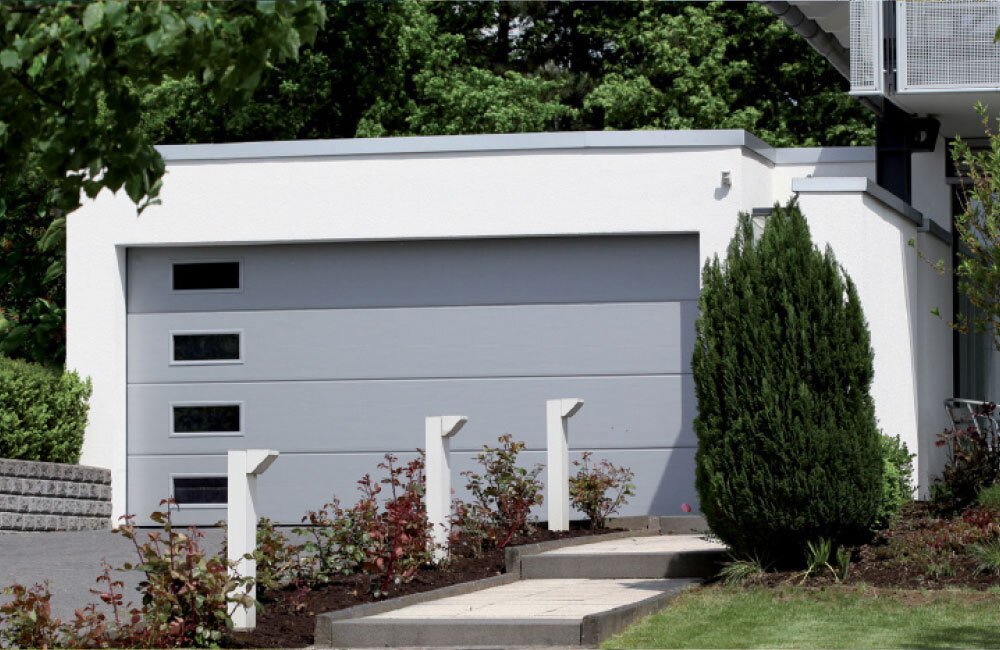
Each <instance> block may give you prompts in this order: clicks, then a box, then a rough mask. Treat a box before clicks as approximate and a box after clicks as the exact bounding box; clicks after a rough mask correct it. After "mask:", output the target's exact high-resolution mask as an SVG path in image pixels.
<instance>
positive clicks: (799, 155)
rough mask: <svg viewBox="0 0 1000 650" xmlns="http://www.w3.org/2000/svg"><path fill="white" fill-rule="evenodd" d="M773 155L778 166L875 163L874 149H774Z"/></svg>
mask: <svg viewBox="0 0 1000 650" xmlns="http://www.w3.org/2000/svg"><path fill="white" fill-rule="evenodd" d="M774 153H775V156H774V158H775V159H774V162H775V164H778V165H811V164H816V163H861V162H864V163H868V162H870V163H873V162H875V147H795V148H782V149H775V150H774Z"/></svg>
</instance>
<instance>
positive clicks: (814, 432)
mask: <svg viewBox="0 0 1000 650" xmlns="http://www.w3.org/2000/svg"><path fill="white" fill-rule="evenodd" d="M702 286H703V288H702V293H701V297H700V299H699V308H700V314H699V316H698V320H697V324H696V342H695V350H694V354H693V357H692V361H691V366H692V371H693V373H694V380H695V391H696V395H697V398H698V415H697V417H696V418H695V422H694V426H695V432H696V434H697V436H698V451H697V455H696V487H697V490H698V495H699V498H700V501H701V509H702V512H703V513H704V515H705V518H706V520H707V522H708V524H709V526H710V527H711V529H712V530H713V531H714V532H715V533H716V534H717V535H718V536H719V537H720V538H721V539H722V540H723V541H724V542H726V543H727V544H729V545H730V547H732V549H733V551H734V552H735V553H736V554H737V555H742V556H744V557H752V556H755V557H766V558H769V559H771V560H774V561H777V562H779V563H785V562H795V561H798V562H801V558H802V553H803V549H804V548H805V547H806V544H807V543H808V542H809V541H815V540H818V539H820V538H825V539H829V540H831V541H832V542H833V543H834V544H835V545H839V544H842V543H847V542H853V541H860V540H862V539H864V538H867V537H868V536H870V534H871V533H870V531H871V530H872V528H873V527H874V526H875V525H876V521H877V518H878V516H879V513H880V506H881V503H882V499H883V472H884V460H883V453H882V449H881V444H882V443H881V439H880V433H879V431H878V428H877V426H876V421H875V413H874V405H873V402H872V398H871V395H870V393H869V387H870V385H871V381H872V375H873V367H872V349H871V344H870V337H869V333H868V326H867V323H866V322H865V318H864V314H863V313H862V310H861V304H860V301H859V299H858V294H857V290H856V288H855V286H854V283H853V282H852V281H851V279H850V278H849V277H848V276H847V274H846V273H845V272H844V271H843V269H842V268H841V267H840V265H839V264H837V261H836V259H835V258H834V255H833V252H832V251H831V250H830V249H829V248H827V250H826V252H825V253H823V252H820V251H819V250H818V249H817V248H816V247H814V246H813V244H812V240H811V238H810V235H809V229H808V226H807V225H806V221H805V218H804V217H803V215H802V213H801V212H800V210H799V207H798V205H797V203H796V202H795V201H792V202H790V203H789V204H788V205H787V206H784V207H782V206H780V205H775V207H774V211H773V213H772V215H771V216H770V218H769V219H768V222H767V226H766V227H765V229H764V232H763V234H762V235H761V237H760V239H759V241H755V240H754V236H753V228H752V224H751V221H750V217H749V215H745V214H744V215H741V216H740V219H739V224H738V226H737V230H736V235H735V236H734V237H733V240H732V242H731V243H730V245H729V250H728V256H727V259H726V260H725V261H720V260H719V259H718V258H715V259H714V260H710V261H709V262H707V263H706V265H705V267H704V270H703V274H702Z"/></svg>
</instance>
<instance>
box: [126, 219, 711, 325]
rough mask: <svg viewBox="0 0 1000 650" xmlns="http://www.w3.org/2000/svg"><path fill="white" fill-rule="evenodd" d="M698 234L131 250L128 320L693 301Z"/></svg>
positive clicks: (696, 283) (697, 260)
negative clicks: (196, 280)
mask: <svg viewBox="0 0 1000 650" xmlns="http://www.w3.org/2000/svg"><path fill="white" fill-rule="evenodd" d="M199 260H202V261H226V260H229V261H238V262H240V264H241V265H242V286H241V288H240V290H238V291H223V292H213V291H202V292H199V291H188V292H175V291H172V290H171V288H172V287H171V284H170V279H171V277H172V272H171V265H172V264H173V263H175V262H197V261H199ZM700 267H701V264H700V262H699V259H698V238H697V236H696V235H663V236H655V235H654V236H648V235H647V236H613V237H609V236H597V237H536V238H523V239H503V238H499V239H463V240H438V241H402V242H400V241H397V242H352V243H336V244H285V245H265V246H226V247H188V248H133V249H130V250H129V253H128V278H129V282H128V303H127V304H128V311H129V313H160V312H186V311H244V310H260V309H265V310H270V309H356V308H370V307H428V306H443V305H492V304H495V305H512V304H572V303H587V302H648V301H671V300H694V299H696V298H697V297H698V290H699V281H698V273H699V270H700Z"/></svg>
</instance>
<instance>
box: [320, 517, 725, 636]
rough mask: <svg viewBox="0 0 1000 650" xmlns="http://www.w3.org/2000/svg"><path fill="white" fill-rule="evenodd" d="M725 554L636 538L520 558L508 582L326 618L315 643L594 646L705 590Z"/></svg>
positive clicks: (714, 545) (709, 546) (689, 539)
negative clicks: (696, 589) (690, 592)
mask: <svg viewBox="0 0 1000 650" xmlns="http://www.w3.org/2000/svg"><path fill="white" fill-rule="evenodd" d="M725 550H726V547H725V546H724V545H722V544H720V543H718V542H715V541H712V540H709V539H706V538H705V537H703V536H700V535H663V536H648V535H647V536H638V535H637V536H634V537H624V538H619V539H612V540H605V541H600V542H593V543H588V544H578V545H574V546H567V547H563V548H556V549H551V550H547V551H543V552H540V553H536V554H534V555H527V556H524V557H521V559H520V565H519V566H520V576H519V577H520V578H521V579H517V578H516V577H515V576H511V578H510V580H508V581H507V582H506V583H505V584H496V583H491V584H486V585H484V588H481V589H479V590H474V591H469V592H466V593H460V594H456V595H446V596H444V597H440V596H438V597H435V596H434V595H433V594H426V595H425V597H424V598H422V599H421V600H420V601H419V602H412V601H411V602H409V603H407V604H405V605H401V606H399V607H398V608H395V609H392V608H391V607H392V604H391V601H387V602H386V603H382V604H379V605H378V606H376V607H371V608H367V607H368V606H362V607H359V608H354V610H353V611H341V612H331V613H330V614H324V615H321V616H320V617H318V619H317V627H316V641H317V645H318V646H327V647H355V648H357V647H378V646H381V647H386V646H392V647H456V646H460V647H494V648H495V647H521V646H524V647H530V646H550V647H552V646H562V647H565V646H576V647H579V646H596V645H598V644H599V643H600V642H601V641H603V640H604V639H606V638H608V637H609V636H611V635H612V634H614V633H616V632H618V631H620V630H621V629H623V628H624V627H625V626H626V625H628V624H630V623H631V622H633V621H635V620H637V619H638V618H640V617H642V616H644V615H647V614H650V613H653V612H654V611H657V610H658V609H660V608H662V607H663V606H665V605H666V604H667V602H669V600H670V599H671V598H673V597H674V596H675V595H677V594H678V593H680V592H681V591H683V590H685V589H688V588H691V587H693V586H695V585H697V584H699V583H701V582H702V580H703V579H704V578H705V577H707V576H709V575H711V574H713V573H714V572H715V564H716V563H717V562H718V561H719V560H720V559H722V556H723V554H724V553H725ZM552 567H555V569H552ZM595 567H596V569H595ZM595 572H596V573H599V574H600V575H598V576H596V577H595V576H591V575H589V574H592V573H595ZM547 573H548V574H557V575H552V576H548V575H546V576H542V574H547ZM513 580H516V581H513Z"/></svg>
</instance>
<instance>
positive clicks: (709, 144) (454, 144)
mask: <svg viewBox="0 0 1000 650" xmlns="http://www.w3.org/2000/svg"><path fill="white" fill-rule="evenodd" d="M700 147H705V148H716V147H745V148H748V149H750V150H752V151H754V152H756V153H758V154H760V155H761V156H763V157H765V158H767V159H768V160H770V161H771V162H774V157H775V149H774V148H773V147H771V146H770V145H769V144H767V143H766V142H764V141H763V140H761V139H760V138H758V137H756V136H755V135H753V134H751V133H748V132H746V131H742V130H739V129H720V130H686V131H645V130H644V131H568V132H558V133H510V134H488V135H445V136H412V137H396V138H346V139H339V140H283V141H275V142H232V143H222V144H181V145H160V146H158V147H157V148H156V149H157V151H159V152H160V155H162V156H163V158H164V160H166V161H167V162H181V161H198V160H240V159H254V158H256V159H262V158H263V159H267V158H312V157H335V156H368V155H392V154H423V153H462V152H487V151H531V150H551V149H589V148H597V149H615V148H626V149H628V148H637V149H642V148H700Z"/></svg>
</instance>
